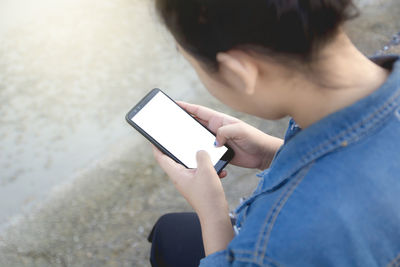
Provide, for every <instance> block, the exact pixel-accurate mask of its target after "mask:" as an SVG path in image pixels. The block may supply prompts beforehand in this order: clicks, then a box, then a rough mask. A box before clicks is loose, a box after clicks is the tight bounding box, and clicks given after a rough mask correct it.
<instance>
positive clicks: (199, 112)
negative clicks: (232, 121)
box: [177, 101, 227, 121]
mask: <svg viewBox="0 0 400 267" xmlns="http://www.w3.org/2000/svg"><path fill="white" fill-rule="evenodd" d="M177 103H178V105H179V106H181V107H182V108H183V109H185V110H186V111H187V112H189V113H190V114H193V115H194V116H196V117H197V118H199V119H201V120H203V121H209V120H210V119H211V118H213V117H223V116H227V115H223V114H222V113H220V112H217V111H215V110H212V109H210V108H206V107H203V106H200V105H195V104H189V103H186V102H181V101H177Z"/></svg>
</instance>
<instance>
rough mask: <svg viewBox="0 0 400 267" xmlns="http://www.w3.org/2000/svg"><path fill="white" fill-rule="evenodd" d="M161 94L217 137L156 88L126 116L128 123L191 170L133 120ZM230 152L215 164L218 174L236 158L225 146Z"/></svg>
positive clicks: (231, 150)
mask: <svg viewBox="0 0 400 267" xmlns="http://www.w3.org/2000/svg"><path fill="white" fill-rule="evenodd" d="M159 92H161V93H163V94H164V95H165V96H166V97H168V98H169V99H170V100H171V101H172V102H173V103H175V105H177V106H178V107H179V108H180V109H182V110H183V111H184V112H186V113H187V114H188V115H189V116H190V117H191V118H192V119H193V120H195V121H196V122H198V123H199V124H200V125H201V126H203V127H204V128H205V129H206V130H207V131H209V132H210V133H211V134H212V135H214V136H215V134H214V133H213V132H212V131H210V129H208V128H207V127H205V126H204V125H203V124H201V123H200V122H199V121H198V120H196V118H194V117H193V116H192V115H191V114H190V113H189V112H187V111H186V110H185V109H183V108H182V107H181V106H179V105H178V104H177V103H176V102H175V101H174V100H173V99H172V98H171V97H169V96H168V95H167V94H166V93H164V92H163V91H162V90H161V89H159V88H154V89H153V90H151V91H150V92H149V93H148V94H147V95H145V96H144V97H143V98H142V99H141V100H140V101H139V103H138V104H136V105H135V106H134V107H133V108H132V109H131V110H130V111H129V112H128V113H127V114H126V116H125V119H126V121H127V122H128V123H129V125H131V126H132V127H133V128H135V130H137V131H138V132H139V133H140V134H141V135H143V136H144V137H145V138H146V139H147V140H149V141H150V142H151V143H152V144H153V145H155V146H156V147H157V148H158V149H160V150H161V151H162V152H163V153H164V154H166V155H167V156H169V157H170V158H172V159H173V160H174V161H175V162H177V163H179V164H182V165H183V166H185V167H186V168H187V169H189V168H188V167H187V166H186V165H185V164H184V163H183V162H181V161H180V160H179V159H178V158H177V157H175V156H174V155H173V154H172V153H171V152H169V151H168V150H167V149H166V148H165V147H164V146H162V145H161V144H160V143H158V142H157V141H156V140H155V139H154V138H153V137H152V136H151V135H149V134H148V133H147V132H146V131H145V130H143V129H142V128H141V127H140V126H139V125H137V124H136V123H134V122H133V121H132V118H133V117H134V116H135V115H136V114H137V113H138V112H139V111H140V110H141V109H142V108H143V107H144V106H145V105H146V104H147V103H148V102H149V101H150V100H151V99H152V98H153V97H154V96H155V95H156V94H158V93H159ZM224 146H225V147H226V148H228V150H227V151H226V152H225V154H224V155H223V156H222V157H221V158H220V159H219V161H218V162H217V164H215V166H214V168H215V170H216V172H217V173H218V174H219V173H220V172H221V171H222V170H223V169H224V168H225V167H226V165H228V163H229V162H230V161H231V160H232V158H233V157H234V156H235V152H234V151H233V149H232V148H231V147H229V146H228V145H224Z"/></svg>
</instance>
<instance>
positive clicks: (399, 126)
mask: <svg viewBox="0 0 400 267" xmlns="http://www.w3.org/2000/svg"><path fill="white" fill-rule="evenodd" d="M374 60H375V61H376V62H377V63H378V64H380V65H381V66H383V67H386V68H388V69H391V74H390V76H389V78H388V80H387V81H386V82H385V83H384V84H383V85H382V86H381V88H379V89H378V90H376V91H375V92H373V93H372V94H370V95H369V96H367V97H365V98H363V99H361V100H359V101H358V102H356V103H354V104H353V105H351V106H349V107H346V108H344V109H342V110H339V111H338V112H335V113H333V114H330V115H328V116H327V117H325V118H323V119H322V120H320V121H319V122H317V123H315V124H313V125H311V126H310V127H308V128H306V129H304V130H302V129H300V128H299V127H298V126H297V125H296V123H295V122H294V121H293V120H292V121H291V122H290V125H289V128H288V130H287V134H286V137H285V143H284V145H283V146H282V147H281V148H280V150H279V151H278V152H277V153H276V155H275V158H274V160H273V162H272V164H271V166H270V168H269V169H267V170H265V171H264V172H262V173H261V174H260V183H259V185H258V187H257V188H256V190H255V191H254V193H253V195H252V196H251V197H250V198H248V199H247V200H246V201H244V202H243V203H242V204H241V205H240V206H239V207H238V209H237V211H236V212H237V214H238V219H237V223H236V227H237V228H238V229H239V234H238V235H237V236H236V237H235V238H234V239H233V240H232V241H231V243H230V244H229V245H228V247H227V249H226V250H224V251H220V252H216V253H214V254H211V255H209V256H208V257H206V258H204V259H202V260H201V262H200V266H202V267H206V266H213V267H218V266H363V267H367V266H393V267H394V266H400V58H399V57H397V56H386V57H381V58H376V59H374Z"/></svg>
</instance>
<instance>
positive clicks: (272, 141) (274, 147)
mask: <svg viewBox="0 0 400 267" xmlns="http://www.w3.org/2000/svg"><path fill="white" fill-rule="evenodd" d="M267 136H268V138H267V141H266V143H267V144H266V145H265V147H266V149H265V153H264V157H263V160H262V162H261V165H260V166H259V168H258V169H259V170H265V169H267V168H269V166H270V165H271V163H272V160H273V159H274V157H275V154H276V152H277V151H278V150H279V148H280V147H281V146H282V145H283V144H284V141H283V140H282V139H280V138H277V137H274V136H270V135H267Z"/></svg>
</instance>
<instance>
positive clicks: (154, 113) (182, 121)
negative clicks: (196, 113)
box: [132, 92, 228, 168]
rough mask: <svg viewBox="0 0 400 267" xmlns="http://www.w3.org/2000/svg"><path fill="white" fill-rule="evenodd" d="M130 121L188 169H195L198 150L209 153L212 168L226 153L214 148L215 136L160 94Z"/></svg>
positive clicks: (224, 148) (219, 148)
mask: <svg viewBox="0 0 400 267" xmlns="http://www.w3.org/2000/svg"><path fill="white" fill-rule="evenodd" d="M132 121H133V122H134V123H136V124H137V125H138V126H139V127H140V128H142V129H143V130H144V131H145V132H146V133H147V134H149V135H150V136H151V137H153V138H154V139H155V140H156V141H157V142H158V143H160V144H161V145H162V146H163V147H164V148H165V149H167V150H168V151H169V152H170V153H171V154H173V155H174V156H175V157H177V158H178V159H179V160H180V161H181V162H182V163H183V164H185V165H186V166H187V167H188V168H197V162H196V153H197V151H199V150H205V151H207V152H208V154H209V155H210V158H211V162H212V163H213V165H214V166H215V164H216V163H217V162H218V161H219V159H221V157H222V156H223V155H224V154H225V152H226V151H227V150H228V149H227V148H226V147H225V146H222V147H218V148H216V147H215V146H214V141H215V136H214V135H213V134H211V133H210V132H209V131H208V130H207V129H205V128H204V127H203V126H202V125H201V124H199V123H198V122H197V121H195V120H194V119H193V118H192V117H191V116H190V115H189V114H187V113H186V112H184V111H183V110H182V109H181V108H180V107H179V106H177V105H176V104H175V103H174V102H172V101H171V100H170V99H169V98H168V97H167V96H165V95H164V94H163V93H162V92H158V93H157V94H156V95H155V96H154V97H153V98H152V99H151V100H150V101H149V102H148V103H147V104H146V105H145V106H144V107H143V108H142V109H141V110H140V111H139V112H138V113H137V114H136V115H135V116H134V117H133V118H132Z"/></svg>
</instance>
